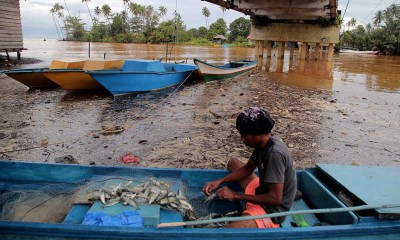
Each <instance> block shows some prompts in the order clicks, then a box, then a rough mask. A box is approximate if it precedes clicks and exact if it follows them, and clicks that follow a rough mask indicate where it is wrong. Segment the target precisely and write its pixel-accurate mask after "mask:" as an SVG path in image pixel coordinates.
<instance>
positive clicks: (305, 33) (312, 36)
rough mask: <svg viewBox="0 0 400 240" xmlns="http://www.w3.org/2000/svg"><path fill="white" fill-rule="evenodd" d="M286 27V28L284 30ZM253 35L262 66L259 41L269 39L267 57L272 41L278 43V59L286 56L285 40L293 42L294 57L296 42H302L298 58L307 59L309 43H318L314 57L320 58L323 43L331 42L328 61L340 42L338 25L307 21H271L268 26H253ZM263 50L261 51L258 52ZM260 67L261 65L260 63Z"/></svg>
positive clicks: (309, 56) (257, 56)
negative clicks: (309, 22) (334, 47)
mask: <svg viewBox="0 0 400 240" xmlns="http://www.w3.org/2000/svg"><path fill="white" fill-rule="evenodd" d="M282 29H284V30H282ZM250 35H251V37H252V39H253V40H256V59H257V60H258V61H259V64H261V67H262V58H260V56H262V50H260V49H261V48H262V47H261V46H260V45H259V43H257V41H264V40H265V41H267V59H269V58H270V56H271V47H270V46H271V45H270V44H271V42H272V41H275V42H277V44H278V49H277V59H282V58H283V56H284V42H291V43H293V44H291V48H290V57H291V58H292V57H293V53H294V43H295V42H299V43H302V44H301V47H299V53H298V55H297V59H300V60H305V59H306V58H309V59H310V58H311V55H310V51H309V45H308V44H309V43H316V49H315V54H314V59H315V60H319V59H321V58H322V57H320V56H321V55H320V54H321V44H324V45H325V46H326V45H328V44H329V48H328V54H327V61H332V59H333V46H334V44H335V43H337V42H339V27H336V26H328V27H326V26H324V27H322V26H320V25H317V24H305V23H270V24H268V25H266V26H261V27H254V26H252V28H251V33H250ZM263 44H264V43H263ZM292 46H293V47H292ZM258 51H261V52H258ZM259 69H260V65H259Z"/></svg>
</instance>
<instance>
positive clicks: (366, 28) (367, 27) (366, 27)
mask: <svg viewBox="0 0 400 240" xmlns="http://www.w3.org/2000/svg"><path fill="white" fill-rule="evenodd" d="M365 30H367V33H370V32H371V30H372V26H371V23H368V24H367V25H366V26H365Z"/></svg>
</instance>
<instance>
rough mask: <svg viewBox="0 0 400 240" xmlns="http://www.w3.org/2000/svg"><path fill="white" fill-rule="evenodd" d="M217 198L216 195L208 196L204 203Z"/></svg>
mask: <svg viewBox="0 0 400 240" xmlns="http://www.w3.org/2000/svg"><path fill="white" fill-rule="evenodd" d="M216 197H217V193H213V194H211V195H210V196H208V198H207V199H206V200H205V202H209V201H212V200H214V199H215V198H216Z"/></svg>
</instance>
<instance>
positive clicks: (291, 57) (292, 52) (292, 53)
mask: <svg viewBox="0 0 400 240" xmlns="http://www.w3.org/2000/svg"><path fill="white" fill-rule="evenodd" d="M295 47H296V46H295V42H290V54H289V58H290V59H293V55H294V48H295Z"/></svg>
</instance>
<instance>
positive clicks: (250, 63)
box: [193, 58, 257, 70]
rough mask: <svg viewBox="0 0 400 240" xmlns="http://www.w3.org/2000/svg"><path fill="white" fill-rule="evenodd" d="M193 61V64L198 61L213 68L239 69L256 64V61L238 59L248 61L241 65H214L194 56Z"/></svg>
mask: <svg viewBox="0 0 400 240" xmlns="http://www.w3.org/2000/svg"><path fill="white" fill-rule="evenodd" d="M193 61H194V63H195V64H196V62H200V63H202V64H204V65H207V66H210V67H213V68H218V69H220V70H233V69H240V68H245V67H249V66H253V65H254V67H256V65H257V61H248V60H240V61H248V62H247V63H245V64H243V66H240V67H233V68H227V67H223V66H224V65H222V66H216V65H213V64H210V63H207V62H205V61H202V60H199V59H197V58H194V59H193ZM240 61H236V62H240ZM196 65H197V64H196ZM199 69H200V67H199Z"/></svg>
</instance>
